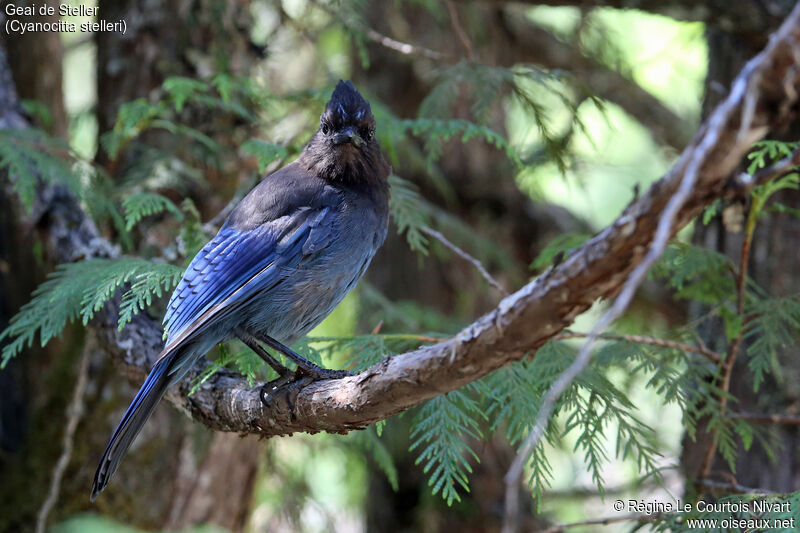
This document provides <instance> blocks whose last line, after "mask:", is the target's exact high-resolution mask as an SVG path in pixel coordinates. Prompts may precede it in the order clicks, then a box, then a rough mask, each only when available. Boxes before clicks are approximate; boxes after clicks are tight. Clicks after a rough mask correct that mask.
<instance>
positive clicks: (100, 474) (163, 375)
mask: <svg viewBox="0 0 800 533" xmlns="http://www.w3.org/2000/svg"><path fill="white" fill-rule="evenodd" d="M175 356H176V354H175V352H173V353H171V354H169V355H167V356H166V357H162V358H161V359H159V361H158V362H157V363H156V364H155V366H153V369H152V370H151V371H150V374H149V375H148V376H147V379H146V380H145V381H144V383H143V384H142V387H141V388H140V389H139V392H138V393H136V397H135V398H134V399H133V402H132V403H131V405H130V407H128V410H127V411H125V415H124V416H123V417H122V421H120V423H119V425H118V426H117V429H116V430H115V431H114V434H113V435H112V436H111V440H110V441H109V443H108V446H106V450H105V452H103V457H102V458H101V459H100V464H99V465H98V466H97V472H95V474H94V481H93V482H92V496H91V501H94V500H95V498H97V495H98V494H100V493H101V492H102V491H103V489H104V488H105V487H106V485H107V484H108V481H109V479H111V476H112V475H113V474H114V471H115V470H116V469H117V467H118V466H119V463H120V461H121V460H122V457H123V456H124V455H125V452H127V451H128V448H129V447H130V445H131V444H132V443H133V440H134V439H135V438H136V435H138V434H139V431H141V429H142V426H144V424H145V422H147V419H148V418H150V415H151V414H152V412H153V409H154V408H155V406H156V405H157V404H158V402H159V400H161V397H162V396H164V393H165V392H166V390H167V388H168V387H169V385H170V383H171V382H172V381H173V380H172V377H171V376H170V368H171V367H172V362H173V360H175V358H176V357H175Z"/></svg>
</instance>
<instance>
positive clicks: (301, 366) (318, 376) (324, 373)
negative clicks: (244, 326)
mask: <svg viewBox="0 0 800 533" xmlns="http://www.w3.org/2000/svg"><path fill="white" fill-rule="evenodd" d="M248 333H249V332H248ZM250 336H251V338H255V339H257V340H259V341H260V342H263V343H264V344H266V345H267V346H269V347H270V348H272V349H273V350H275V351H278V352H281V353H282V354H283V355H285V356H286V357H287V358H289V359H290V360H291V361H292V362H294V364H296V365H297V373H298V374H302V375H304V376H309V377H311V378H313V379H314V380H315V381H317V380H323V379H339V378H343V377H347V376H351V375H352V374H351V373H350V372H348V371H347V370H329V369H327V368H322V367H321V366H317V365H315V364H314V363H312V362H311V361H309V360H308V359H306V358H304V357H303V356H302V355H300V354H299V353H297V352H295V351H294V350H292V349H291V348H289V347H288V346H286V345H285V344H282V343H280V342H278V341H276V340H275V339H273V338H272V337H270V336H268V335H264V336H263V337H261V336H259V337H256V336H255V335H252V334H250Z"/></svg>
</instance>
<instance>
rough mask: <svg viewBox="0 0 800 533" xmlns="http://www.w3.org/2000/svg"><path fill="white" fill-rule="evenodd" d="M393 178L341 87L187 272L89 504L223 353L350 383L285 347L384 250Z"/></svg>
mask: <svg viewBox="0 0 800 533" xmlns="http://www.w3.org/2000/svg"><path fill="white" fill-rule="evenodd" d="M388 176H389V165H388V164H387V162H386V160H385V159H384V157H383V155H382V154H381V149H380V146H379V144H378V141H377V139H376V138H375V118H374V117H373V115H372V111H371V109H370V105H369V103H368V102H367V101H366V100H365V99H364V98H363V97H362V96H361V94H360V93H359V92H358V90H356V88H355V87H354V86H353V84H352V83H351V82H349V81H339V83H338V84H337V85H336V88H335V89H334V91H333V94H332V96H331V99H330V101H329V102H328V103H327V104H326V105H325V110H324V111H323V113H322V116H321V117H320V126H319V129H318V130H317V131H316V133H315V134H314V135H313V136H312V138H311V140H310V141H309V143H308V145H307V146H306V147H305V149H304V150H303V152H302V153H301V154H300V156H299V157H298V158H297V160H296V161H294V162H292V163H290V164H288V165H287V166H285V167H283V168H282V169H280V170H278V171H277V172H275V173H273V174H270V175H269V176H267V177H266V178H264V179H263V180H262V181H261V183H259V184H258V185H257V186H256V187H255V188H254V189H253V190H252V191H250V193H249V194H248V195H247V196H246V197H245V198H244V199H242V201H241V202H240V203H239V204H238V205H237V206H236V208H235V209H234V210H233V212H232V213H231V214H230V216H229V217H228V219H227V220H226V221H225V224H224V225H223V226H222V228H221V229H220V230H219V233H217V235H216V236H215V237H214V238H213V239H212V240H211V241H210V242H209V243H208V244H206V245H205V246H204V247H203V249H202V250H200V252H198V254H197V255H196V256H195V258H194V259H193V260H192V262H191V263H190V264H189V267H188V268H187V269H186V272H185V273H184V275H183V279H182V280H181V281H180V283H179V284H178V287H177V288H176V289H175V292H173V293H172V297H171V299H170V301H169V305H168V307H167V311H166V314H165V316H164V325H165V328H166V330H167V332H168V337H167V340H166V344H165V346H164V349H163V351H162V352H161V355H160V356H159V358H158V360H157V361H156V363H155V364H154V365H153V369H152V370H151V371H150V374H149V375H148V376H147V379H146V380H145V382H144V384H143V385H142V387H141V389H139V392H138V393H137V394H136V397H135V398H134V399H133V402H132V403H131V405H130V407H128V410H127V411H126V412H125V415H124V416H123V417H122V421H121V422H120V423H119V426H118V427H117V429H116V430H115V431H114V434H113V435H112V436H111V440H110V442H109V443H108V446H107V447H106V450H105V452H104V453H103V457H102V458H101V459H100V464H99V466H98V467H97V472H96V473H95V476H94V482H93V483H92V495H91V499H92V501H94V500H95V498H96V497H97V495H98V494H99V493H100V492H101V491H102V490H103V489H104V488H105V487H106V485H107V484H108V481H109V479H110V478H111V476H112V474H113V473H114V471H115V470H116V469H117V467H118V466H119V463H120V461H121V460H122V457H123V455H125V452H126V451H127V450H128V448H129V447H130V445H131V443H132V442H133V440H134V438H135V437H136V435H137V434H138V433H139V431H140V430H141V429H142V426H143V425H144V423H145V422H146V421H147V419H148V418H149V416H150V414H151V413H152V411H153V409H154V408H155V406H156V404H158V402H159V400H160V399H161V397H162V396H163V395H164V393H165V391H166V390H167V388H168V387H169V386H170V385H171V384H173V383H175V382H177V381H178V380H180V379H181V377H183V376H184V375H185V374H186V372H187V371H188V370H189V369H190V368H191V367H192V365H194V363H195V362H196V361H197V360H198V359H199V358H200V357H202V356H203V355H205V354H206V353H207V352H208V351H209V350H210V349H211V348H213V347H214V346H215V345H216V344H218V343H220V342H224V341H227V340H231V339H234V338H238V339H240V340H241V341H242V342H244V343H245V344H246V345H247V346H248V347H250V348H251V349H252V350H254V351H255V352H256V353H257V354H258V355H259V356H260V357H261V358H262V359H264V360H265V361H266V362H267V363H268V364H270V365H271V366H272V367H273V368H274V369H275V370H276V371H277V372H278V374H279V376H281V377H280V378H279V379H282V380H284V382H288V381H290V380H291V379H292V378H293V377H294V374H292V373H291V372H290V371H289V370H288V369H286V368H285V367H283V366H282V365H281V364H280V363H279V362H278V361H277V360H276V359H275V358H274V357H273V356H272V355H271V354H270V353H269V352H268V350H267V349H266V348H264V347H263V346H262V345H261V343H263V344H265V345H266V346H267V347H269V348H272V349H273V350H277V351H279V352H281V353H283V354H284V355H286V356H287V358H289V359H290V360H292V361H294V362H295V363H296V364H297V366H298V372H300V373H303V374H305V375H307V376H309V377H311V378H314V379H331V378H336V377H341V376H342V375H346V374H347V373H346V372H343V371H333V370H326V369H323V368H320V367H318V366H316V365H314V364H313V363H310V362H309V361H306V360H305V359H303V358H302V357H300V356H299V355H298V354H296V353H295V352H293V351H292V350H291V349H289V348H288V347H287V346H286V345H290V344H292V343H294V342H295V341H297V340H298V339H300V338H301V337H303V336H304V335H305V334H306V333H308V332H309V331H310V330H311V329H312V328H314V327H315V326H316V325H317V324H319V323H320V322H321V321H322V320H323V319H324V318H325V317H326V316H328V314H330V312H331V311H333V309H334V308H335V307H336V305H337V304H338V303H339V302H341V301H342V298H344V296H345V295H346V294H347V293H348V292H349V291H350V290H351V289H352V288H353V287H354V286H355V285H356V283H357V282H358V280H359V279H361V277H362V276H363V275H364V272H365V271H366V269H367V267H368V266H369V263H370V261H371V260H372V258H373V256H374V255H375V252H376V251H377V250H378V248H379V247H380V246H381V245H382V244H383V241H384V239H385V238H386V231H387V227H388V218H389V184H388ZM264 399H265V392H264V390H263V389H262V400H264Z"/></svg>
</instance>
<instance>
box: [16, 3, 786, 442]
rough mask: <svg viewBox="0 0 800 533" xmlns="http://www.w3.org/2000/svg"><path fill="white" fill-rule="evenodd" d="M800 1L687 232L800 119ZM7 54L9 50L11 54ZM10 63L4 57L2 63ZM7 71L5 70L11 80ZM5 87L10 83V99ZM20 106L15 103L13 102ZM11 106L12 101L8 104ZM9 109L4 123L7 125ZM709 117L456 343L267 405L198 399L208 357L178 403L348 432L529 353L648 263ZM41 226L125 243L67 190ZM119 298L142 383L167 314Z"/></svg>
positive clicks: (725, 143)
mask: <svg viewBox="0 0 800 533" xmlns="http://www.w3.org/2000/svg"><path fill="white" fill-rule="evenodd" d="M797 50H800V7H797V8H795V10H794V11H793V12H792V14H791V15H790V17H789V18H788V19H787V21H786V23H785V25H784V27H783V29H782V30H781V31H780V32H779V33H778V34H776V36H775V37H773V39H772V40H771V42H770V45H769V46H768V47H767V49H765V51H764V52H762V54H760V55H759V56H757V58H756V60H755V61H754V67H753V68H752V69H751V70H750V73H749V75H748V76H747V77H746V83H747V90H746V91H745V95H744V97H743V98H741V99H740V101H739V102H738V103H736V105H735V107H734V108H733V112H731V113H728V114H727V115H726V118H725V120H724V122H723V123H722V124H721V127H720V128H719V135H718V138H717V140H716V142H715V143H714V144H713V146H712V147H711V148H710V149H709V150H707V151H705V152H704V153H705V157H703V158H702V161H701V163H700V165H699V169H700V170H699V174H698V176H697V182H696V185H695V187H694V190H693V191H692V194H691V196H690V197H689V199H688V200H687V202H686V203H685V204H684V207H683V208H682V209H681V211H680V212H679V213H678V215H677V217H676V224H675V229H676V230H677V229H679V228H681V227H683V226H685V225H686V224H687V223H689V222H690V221H691V220H692V219H693V218H694V217H695V216H696V215H697V214H698V213H700V211H701V210H702V208H703V207H704V206H705V205H706V204H708V203H709V202H710V201H712V200H713V199H715V198H718V197H720V196H724V195H726V194H728V188H727V187H726V184H727V183H728V181H729V178H730V176H731V175H732V173H733V172H734V170H735V169H736V168H737V165H738V164H739V161H740V160H741V158H742V156H743V155H744V154H745V153H746V151H747V150H748V148H749V147H750V145H751V144H752V143H753V142H754V141H756V140H758V139H760V138H762V137H763V135H764V134H765V132H766V131H767V129H768V128H770V129H775V128H778V127H779V126H781V125H783V124H786V123H787V122H788V121H790V120H791V119H792V118H793V117H795V116H796V111H797V100H798V91H800V54H798V53H797ZM0 59H2V56H0ZM3 68H7V67H5V66H4V65H3V64H0V70H2V69H3ZM3 78H4V76H0V80H2V79H3ZM3 90H4V89H3V88H0V96H2V93H3ZM11 111H12V112H13V108H11ZM0 113H2V114H6V113H9V108H4V109H2V110H0ZM2 118H3V117H0V123H2ZM708 129H709V125H708V124H704V125H703V126H701V128H700V131H699V132H698V134H697V135H696V136H695V138H694V140H693V141H692V142H691V144H690V145H689V146H688V147H687V149H686V150H685V151H684V152H683V154H682V156H681V157H680V159H679V160H678V161H677V162H676V163H675V165H674V166H673V168H672V169H671V170H670V171H669V173H668V174H667V175H666V176H664V177H663V178H662V179H661V180H659V181H658V182H657V183H655V184H654V185H653V186H652V187H651V188H650V189H649V190H648V191H647V193H646V194H644V195H643V196H642V197H641V198H640V199H639V200H637V201H635V202H633V203H631V204H630V205H629V206H628V207H627V208H626V209H625V211H624V212H623V213H622V214H621V215H620V216H619V218H617V220H615V221H614V223H612V224H611V225H610V226H608V227H607V228H605V229H604V230H603V231H601V232H600V233H599V234H598V235H596V236H595V237H593V238H592V239H590V240H589V241H588V242H587V243H586V244H585V245H583V246H582V247H581V248H579V249H578V250H576V251H574V252H573V253H572V254H571V255H570V256H569V257H568V258H567V259H566V260H564V261H563V262H562V263H560V264H559V265H558V266H557V267H555V268H553V269H551V270H550V271H549V272H547V273H546V274H544V275H542V276H540V277H539V278H538V279H536V280H534V281H532V282H531V283H529V284H527V285H525V286H524V287H522V288H521V289H519V290H518V291H517V292H515V293H513V294H511V295H510V296H508V297H506V298H505V299H504V300H503V301H502V302H501V303H500V304H499V306H498V307H497V308H496V309H494V310H493V311H492V312H490V313H488V314H486V315H484V316H482V317H480V318H479V319H478V320H476V321H475V322H474V323H473V324H471V325H469V326H468V327H466V328H465V329H464V330H462V331H461V332H460V333H459V334H457V335H456V336H455V337H453V338H452V339H450V340H447V341H445V342H441V343H439V344H435V345H431V346H425V347H422V348H420V349H417V350H414V351H411V352H407V353H404V354H400V355H396V356H394V357H390V358H387V359H385V360H384V361H382V362H380V363H378V364H376V365H374V366H373V367H371V368H369V369H367V370H365V371H364V372H361V373H360V374H358V375H355V376H352V377H347V378H343V379H339V380H330V381H322V382H316V383H312V384H311V385H308V386H307V387H305V388H303V389H302V390H301V391H299V393H298V394H297V396H296V398H294V399H293V400H294V401H292V402H290V401H289V398H288V397H280V398H277V399H276V401H275V402H274V403H273V404H272V405H271V406H270V408H265V407H264V406H262V404H261V401H260V399H259V394H258V389H259V386H260V384H256V386H255V388H251V387H249V386H248V384H247V381H246V380H244V379H243V378H242V377H241V376H239V375H237V374H234V373H232V372H229V371H221V372H219V373H217V374H216V375H214V376H213V377H212V378H211V379H209V380H208V381H206V382H205V383H204V384H203V385H202V386H201V387H200V389H199V390H198V391H197V392H196V393H195V394H194V395H192V396H187V393H188V390H189V389H190V386H191V382H192V380H193V379H194V377H195V376H197V374H198V373H199V372H201V371H202V369H203V367H204V365H203V364H202V363H200V364H198V365H197V366H196V367H195V368H194V369H193V370H192V371H191V372H190V373H189V375H188V376H187V377H186V378H185V379H184V380H183V381H182V382H181V383H180V384H179V385H178V386H176V387H174V388H173V389H172V390H171V391H170V393H169V394H168V398H169V400H170V401H171V402H172V403H174V404H175V405H177V406H178V407H179V408H181V409H183V410H184V411H185V412H187V413H189V414H190V415H191V416H193V417H194V418H195V419H197V420H199V421H201V422H202V423H203V424H205V425H207V426H208V427H210V428H212V429H215V430H221V431H233V432H239V433H256V434H260V435H263V436H273V435H286V434H291V433H295V432H300V431H305V432H312V433H313V432H318V431H329V432H346V431H349V430H352V429H357V428H361V427H364V426H366V425H368V424H371V423H373V422H376V421H378V420H382V419H385V418H387V417H389V416H391V415H393V414H396V413H398V412H401V411H403V410H405V409H408V408H409V407H411V406H413V405H416V404H418V403H420V402H422V401H424V400H427V399H429V398H431V397H433V396H435V395H438V394H441V393H445V392H448V391H451V390H454V389H456V388H458V387H461V386H463V385H465V384H467V383H469V382H471V381H474V380H476V379H479V378H480V377H482V376H485V375H486V374H488V373H490V372H492V371H493V370H496V369H497V368H500V367H501V366H503V365H506V364H509V363H512V362H514V361H518V360H520V359H522V358H523V357H524V356H525V355H526V354H535V352H536V350H537V349H538V348H539V347H540V346H542V344H544V343H545V342H546V341H547V340H548V339H550V338H552V337H553V336H555V335H556V334H558V333H559V332H560V331H562V330H563V329H564V328H565V327H567V326H568V325H569V324H570V323H571V322H572V321H573V320H574V318H575V317H576V316H577V315H578V314H580V313H582V312H583V311H585V310H586V309H588V308H589V307H590V306H591V305H592V303H593V302H594V301H595V300H597V299H598V298H607V297H610V296H613V295H614V294H615V293H616V291H618V290H619V289H620V288H621V286H622V284H623V283H624V281H625V279H626V278H627V276H628V274H629V273H630V271H631V270H632V269H633V268H634V267H635V266H636V265H637V264H638V263H639V262H640V261H641V260H642V258H643V257H644V256H645V254H646V251H647V249H648V246H649V243H650V242H651V240H652V239H653V235H654V232H655V229H656V225H657V223H658V220H659V216H660V213H661V212H662V210H663V209H664V207H665V205H666V204H667V202H668V201H669V199H670V198H671V196H672V195H673V193H674V192H675V190H676V188H677V186H678V184H679V183H680V182H681V180H682V178H683V176H684V173H685V171H686V169H687V166H688V164H689V161H690V160H691V159H692V158H693V157H695V156H696V150H697V147H698V146H699V145H700V143H701V142H702V141H703V139H704V138H705V134H706V133H707V132H708ZM37 202H38V208H37V210H36V212H37V213H39V217H38V222H39V224H40V227H42V228H43V229H45V230H46V237H47V239H48V243H49V245H50V247H51V248H52V250H53V252H54V254H55V257H56V258H57V259H58V260H60V261H71V260H75V259H77V258H80V257H87V256H109V255H112V256H113V255H115V254H118V253H119V252H118V251H117V250H116V249H115V248H114V247H113V246H111V245H110V244H109V243H108V242H107V241H105V240H104V239H103V238H102V237H101V236H100V235H99V233H98V231H97V228H96V227H95V226H94V224H93V223H92V222H91V221H90V220H89V219H88V217H87V216H86V214H85V213H84V212H83V211H82V210H81V209H80V208H79V206H78V204H77V202H76V201H75V200H74V199H72V198H71V197H70V196H69V195H68V194H67V193H66V192H65V191H63V190H60V189H58V188H56V187H43V188H42V190H41V191H40V193H39V196H38V198H37ZM117 305H118V301H116V302H113V303H112V304H110V305H108V306H107V307H106V308H105V309H104V311H103V312H102V313H100V315H99V316H98V318H97V320H96V321H95V322H94V323H93V327H95V328H97V330H98V332H99V333H100V336H101V339H102V340H103V342H104V343H105V347H106V348H107V349H108V351H109V353H110V354H111V355H112V356H113V357H114V358H115V359H117V360H118V361H120V363H121V364H122V367H123V369H124V370H125V372H126V373H128V374H129V375H130V376H132V377H134V378H136V379H139V380H141V379H142V378H143V377H144V376H145V375H146V373H147V371H148V370H149V368H150V365H151V364H152V362H153V361H154V360H155V358H156V356H157V354H158V352H159V351H160V349H161V330H160V327H159V326H158V324H157V323H156V321H154V320H151V319H149V318H147V317H145V316H144V315H138V316H137V317H136V318H135V320H134V321H133V322H132V323H131V324H130V325H129V326H128V327H126V328H125V329H124V330H122V331H117V327H116V323H117V320H116V319H117Z"/></svg>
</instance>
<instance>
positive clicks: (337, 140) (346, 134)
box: [333, 128, 364, 148]
mask: <svg viewBox="0 0 800 533" xmlns="http://www.w3.org/2000/svg"><path fill="white" fill-rule="evenodd" d="M345 143H350V144H352V145H353V146H355V147H356V148H359V147H360V146H361V145H362V144H364V139H362V138H361V137H360V136H359V135H358V133H357V132H356V130H355V129H354V128H345V129H343V130H342V131H340V132H339V133H337V134H336V135H334V136H333V144H335V145H337V146H338V145H340V144H345Z"/></svg>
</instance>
